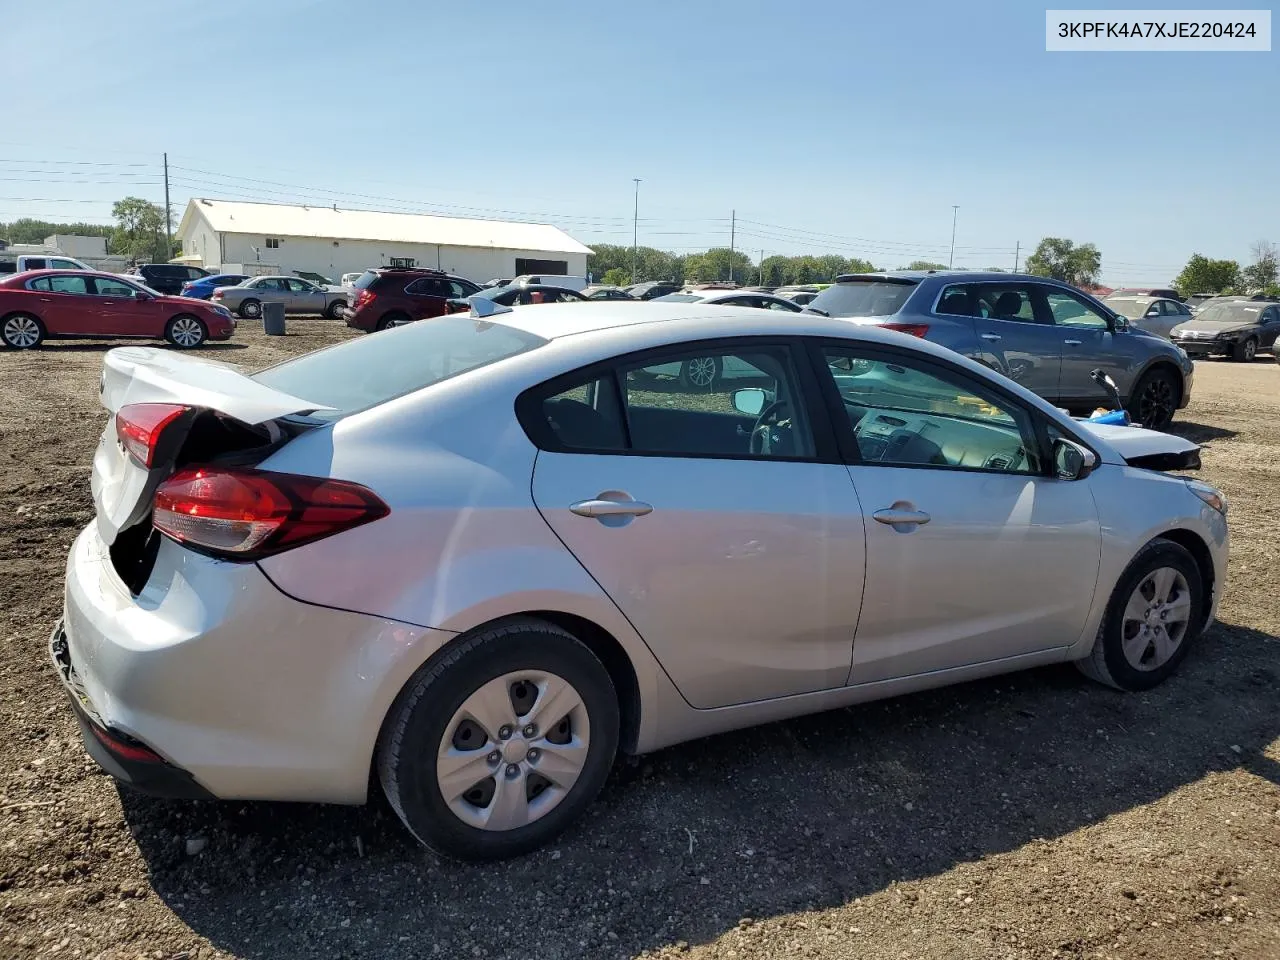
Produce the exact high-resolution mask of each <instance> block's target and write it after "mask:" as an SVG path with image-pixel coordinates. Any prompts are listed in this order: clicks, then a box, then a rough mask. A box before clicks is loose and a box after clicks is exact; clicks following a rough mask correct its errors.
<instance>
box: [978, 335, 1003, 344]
mask: <svg viewBox="0 0 1280 960" xmlns="http://www.w3.org/2000/svg"><path fill="white" fill-rule="evenodd" d="M982 339H983V340H990V341H991V342H992V343H995V342H996V341H997V340H999V339H1000V334H998V333H984V334H982Z"/></svg>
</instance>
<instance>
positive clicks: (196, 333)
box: [164, 315, 209, 350]
mask: <svg viewBox="0 0 1280 960" xmlns="http://www.w3.org/2000/svg"><path fill="white" fill-rule="evenodd" d="M208 337H209V331H208V330H206V329H205V327H204V324H203V323H202V322H200V321H199V320H197V319H196V318H195V317H192V316H186V315H184V316H181V317H174V318H173V319H172V320H170V321H169V322H168V324H166V325H165V328H164V338H165V339H166V340H168V341H169V342H170V343H172V344H173V345H174V346H175V347H177V348H179V349H180V350H190V349H191V348H192V347H198V346H200V344H202V343H204V342H205V340H207V339H208Z"/></svg>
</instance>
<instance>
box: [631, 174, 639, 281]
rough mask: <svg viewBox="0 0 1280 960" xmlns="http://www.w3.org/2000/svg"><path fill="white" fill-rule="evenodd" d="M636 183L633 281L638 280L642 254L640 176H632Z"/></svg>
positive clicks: (632, 223)
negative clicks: (637, 265)
mask: <svg viewBox="0 0 1280 960" xmlns="http://www.w3.org/2000/svg"><path fill="white" fill-rule="evenodd" d="M631 179H632V180H634V181H635V184H636V211H635V214H634V215H633V216H632V218H631V283H632V284H635V282H636V263H637V262H638V259H639V256H640V178H639V177H632V178H631Z"/></svg>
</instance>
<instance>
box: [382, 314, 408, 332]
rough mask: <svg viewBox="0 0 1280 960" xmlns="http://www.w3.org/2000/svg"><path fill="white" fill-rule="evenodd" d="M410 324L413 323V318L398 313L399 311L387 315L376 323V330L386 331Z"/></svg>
mask: <svg viewBox="0 0 1280 960" xmlns="http://www.w3.org/2000/svg"><path fill="white" fill-rule="evenodd" d="M412 322H413V318H412V317H410V316H409V315H408V314H407V313H400V312H399V311H396V312H393V313H388V314H387V315H386V316H385V317H383V318H382V319H380V320H379V321H378V329H379V330H386V329H387V328H388V327H398V326H401V325H402V324H406V323H412Z"/></svg>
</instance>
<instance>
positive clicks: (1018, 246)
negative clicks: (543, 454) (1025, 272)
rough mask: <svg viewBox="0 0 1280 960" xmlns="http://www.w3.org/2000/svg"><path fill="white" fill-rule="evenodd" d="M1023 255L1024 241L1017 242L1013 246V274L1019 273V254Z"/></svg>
mask: <svg viewBox="0 0 1280 960" xmlns="http://www.w3.org/2000/svg"><path fill="white" fill-rule="evenodd" d="M1020 253H1022V241H1021V240H1017V241H1015V242H1014V245H1013V272H1014V273H1017V272H1018V254H1020Z"/></svg>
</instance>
